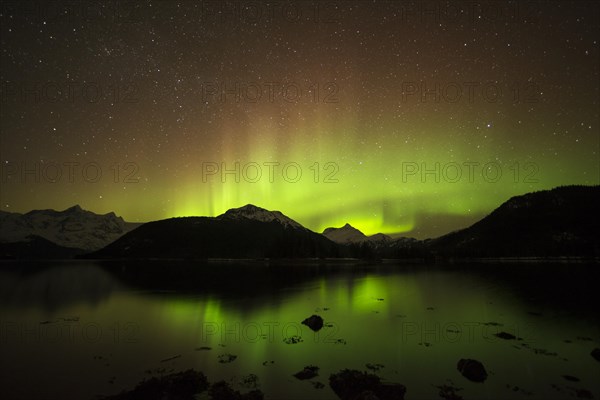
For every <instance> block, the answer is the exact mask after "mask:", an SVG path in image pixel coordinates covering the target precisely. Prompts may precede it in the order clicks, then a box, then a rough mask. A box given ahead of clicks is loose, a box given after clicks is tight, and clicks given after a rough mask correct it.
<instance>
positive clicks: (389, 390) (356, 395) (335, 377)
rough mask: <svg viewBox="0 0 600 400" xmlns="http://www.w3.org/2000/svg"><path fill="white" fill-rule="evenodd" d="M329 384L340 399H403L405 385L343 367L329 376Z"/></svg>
mask: <svg viewBox="0 0 600 400" xmlns="http://www.w3.org/2000/svg"><path fill="white" fill-rule="evenodd" d="M329 386H331V389H332V390H333V391H334V393H335V394H336V395H337V396H338V397H339V398H340V399H342V400H359V399H360V400H375V399H377V400H403V399H404V394H405V393H406V387H405V386H404V385H401V384H399V383H382V382H381V380H380V379H379V377H378V376H377V375H373V374H369V373H366V372H361V371H357V370H351V369H344V370H342V371H340V372H338V373H337V374H331V375H330V376H329Z"/></svg>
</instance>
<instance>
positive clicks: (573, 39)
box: [0, 0, 600, 238]
mask: <svg viewBox="0 0 600 400" xmlns="http://www.w3.org/2000/svg"><path fill="white" fill-rule="evenodd" d="M599 14H600V3H599V2H597V1H589V2H588V1H573V2H569V1H555V2H552V1H551V2H547V1H544V2H525V1H524V2H501V1H491V2H476V1H468V2H467V1H465V2H460V1H458V2H444V1H422V2H402V1H356V2H353V1H314V2H313V1H296V2H273V3H266V2H261V1H230V2H216V1H191V0H190V1H183V2H181V1H175V0H168V1H166V0H165V1H151V2H129V1H118V2H116V1H106V2H99V1H98V2H97V1H91V2H90V1H83V2H81V1H59V2H56V1H3V2H2V8H1V14H0V22H1V28H0V33H1V48H2V50H1V62H0V78H1V82H2V87H1V103H0V104H1V111H0V160H1V162H2V181H1V193H0V204H1V206H2V210H5V211H13V212H27V211H29V210H31V209H46V208H53V209H57V210H62V209H65V208H68V207H70V206H72V205H74V204H80V205H81V206H82V207H83V208H85V209H89V210H91V211H94V212H97V213H107V212H110V211H114V212H115V213H116V214H117V215H121V216H123V218H125V220H128V221H150V220H157V219H163V218H168V217H174V216H184V215H209V216H213V215H218V214H220V213H222V212H224V211H226V210H227V209H229V208H232V207H239V206H242V205H244V204H247V203H253V204H255V205H258V206H261V207H263V208H267V209H275V210H280V211H282V212H283V213H284V214H286V215H288V216H290V217H291V218H294V219H295V220H297V221H298V222H300V223H301V224H303V225H304V226H306V227H308V228H310V229H312V230H315V231H319V232H320V231H322V230H323V229H324V228H326V227H329V226H338V227H339V226H342V225H343V224H345V223H346V222H349V223H350V224H352V225H353V226H354V227H356V228H358V229H360V230H362V231H363V232H364V233H366V234H374V233H376V232H384V233H388V234H402V235H407V236H414V237H418V238H425V237H432V236H437V235H441V234H443V233H447V232H449V231H451V230H455V229H458V228H462V227H465V226H467V225H469V224H470V223H472V222H474V221H476V220H478V219H480V218H481V217H483V216H484V215H486V214H488V213H489V212H490V211H491V210H493V209H494V208H495V207H497V206H498V205H500V204H501V203H502V202H504V201H505V200H507V199H508V198H509V197H510V196H513V195H518V194H523V193H526V192H530V191H534V190H542V189H549V188H552V187H555V186H559V185H567V184H587V185H590V184H598V183H599V179H600V176H599V175H600V173H599V148H600V139H599V138H600V135H599V132H600V117H599V110H600V107H599V104H598V102H599V98H600V96H599V94H600V93H599V82H600V79H599V76H598V73H599V65H600V55H599V44H598V42H599V40H600V37H599V34H598V33H599V30H598V29H599V28H598V27H599V26H600V16H599ZM236 163H237V164H236ZM236 168H237V172H236ZM224 170H226V171H225V172H226V173H223V171H224ZM424 170H425V171H426V173H425V174H422V172H423V171H424ZM227 171H229V172H227ZM259 171H260V174H259ZM300 173H301V175H300ZM236 180H237V181H236Z"/></svg>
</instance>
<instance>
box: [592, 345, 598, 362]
mask: <svg viewBox="0 0 600 400" xmlns="http://www.w3.org/2000/svg"><path fill="white" fill-rule="evenodd" d="M590 355H591V356H592V357H594V358H595V359H596V361H600V349H598V348H595V349H594V350H592V352H591V353H590Z"/></svg>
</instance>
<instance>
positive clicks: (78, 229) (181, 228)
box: [0, 186, 600, 259]
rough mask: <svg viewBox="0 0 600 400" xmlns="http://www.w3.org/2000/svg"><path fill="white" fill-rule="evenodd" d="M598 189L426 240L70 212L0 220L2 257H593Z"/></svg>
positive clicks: (254, 214) (284, 220)
mask: <svg viewBox="0 0 600 400" xmlns="http://www.w3.org/2000/svg"><path fill="white" fill-rule="evenodd" d="M597 204H600V186H564V187H558V188H555V189H552V190H545V191H539V192H533V193H528V194H525V195H522V196H515V197H512V198H511V199H509V200H508V201H506V202H505V203H503V204H502V205H501V206H500V207H498V208H497V209H496V210H494V211H493V212H492V213H490V214H489V215H488V216H486V217H485V218H483V219H482V220H480V221H478V222H477V223H475V224H473V225H472V226H470V227H468V228H465V229H461V230H458V231H456V232H452V233H449V234H447V235H444V236H441V237H439V238H435V239H427V240H417V239H413V238H406V237H400V238H392V237H390V236H387V235H384V234H376V235H373V236H366V235H364V234H363V233H362V232H361V231H359V230H358V229H356V228H354V227H352V226H351V225H350V224H346V225H344V226H342V227H341V228H327V229H325V230H324V231H323V233H322V234H319V233H316V232H313V231H311V230H309V229H307V228H305V227H303V226H302V225H301V224H299V223H298V222H296V221H294V220H293V219H291V218H289V217H287V216H286V215H284V214H282V213H281V212H279V211H268V210H265V209H263V208H260V207H257V206H254V205H252V204H248V205H246V206H243V207H240V208H234V209H230V210H228V211H227V212H225V213H224V214H221V215H219V216H217V217H180V218H169V219H165V220H160V221H154V222H148V223H145V224H132V223H127V222H125V221H123V219H122V218H120V217H117V216H115V214H114V213H109V214H105V215H97V214H94V213H92V212H90V211H84V210H82V209H81V208H80V207H79V206H75V207H71V208H69V209H67V210H64V211H61V212H57V211H53V210H41V211H31V212H29V213H26V214H15V213H7V212H0V224H1V229H0V256H2V257H4V258H28V257H29V258H31V257H42V258H43V257H48V258H52V257H55V258H68V257H72V256H76V255H77V256H81V257H85V258H100V259H107V258H108V259H112V258H138V259H140V258H174V259H209V258H227V259H257V258H258V259H260V258H281V259H287V258H346V257H351V258H361V259H373V258H375V259H380V258H415V257H418V258H428V257H443V258H449V257H515V256H518V257H543V256H586V257H598V256H600V244H599V242H600V241H599V239H598V232H599V229H600V222H599V218H598V214H599V212H598V207H597Z"/></svg>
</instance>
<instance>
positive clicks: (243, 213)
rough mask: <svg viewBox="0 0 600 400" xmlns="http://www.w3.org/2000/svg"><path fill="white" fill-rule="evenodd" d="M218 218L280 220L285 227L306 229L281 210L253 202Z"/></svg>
mask: <svg viewBox="0 0 600 400" xmlns="http://www.w3.org/2000/svg"><path fill="white" fill-rule="evenodd" d="M216 218H220V219H240V218H246V219H251V220H255V221H261V222H273V221H276V222H279V223H280V224H282V225H283V226H284V227H291V228H295V229H303V230H306V228H305V227H303V226H302V225H300V224H299V223H297V222H296V221H294V220H293V219H291V218H289V217H287V216H285V215H284V214H282V213H281V212H280V211H269V210H265V209H264V208H260V207H257V206H255V205H253V204H246V205H245V206H243V207H240V208H232V209H229V210H227V211H226V212H225V213H223V214H221V215H219V216H218V217H216Z"/></svg>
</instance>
